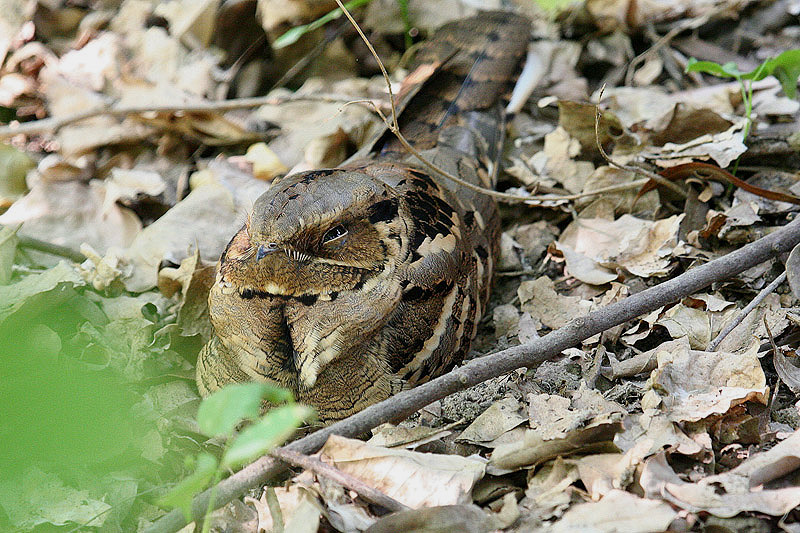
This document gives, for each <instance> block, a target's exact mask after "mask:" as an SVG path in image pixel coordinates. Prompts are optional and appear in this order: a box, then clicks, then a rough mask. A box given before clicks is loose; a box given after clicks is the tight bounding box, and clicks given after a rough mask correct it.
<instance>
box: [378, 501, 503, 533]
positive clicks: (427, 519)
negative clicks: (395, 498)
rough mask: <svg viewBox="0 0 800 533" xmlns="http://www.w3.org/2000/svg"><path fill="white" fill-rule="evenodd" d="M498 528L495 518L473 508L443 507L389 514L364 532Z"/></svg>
mask: <svg viewBox="0 0 800 533" xmlns="http://www.w3.org/2000/svg"><path fill="white" fill-rule="evenodd" d="M500 525H501V524H500V522H499V520H498V519H497V518H495V517H494V516H492V515H491V514H487V513H486V512H485V511H483V510H482V509H481V508H480V507H478V506H477V505H444V506H441V507H432V508H429V509H412V510H410V511H400V512H399V513H392V514H390V515H389V516H387V517H385V518H382V519H381V520H378V521H377V522H375V523H374V524H373V525H372V526H371V527H370V528H369V529H368V530H367V533H396V532H398V531H403V532H404V533H442V532H446V531H458V532H463V533H489V532H490V531H494V530H496V529H498V528H499V527H500Z"/></svg>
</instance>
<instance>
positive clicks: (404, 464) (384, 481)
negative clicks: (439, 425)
mask: <svg viewBox="0 0 800 533" xmlns="http://www.w3.org/2000/svg"><path fill="white" fill-rule="evenodd" d="M320 453H321V458H322V459H323V460H324V461H326V462H329V463H331V464H333V465H334V466H335V467H337V468H338V469H340V470H342V471H343V472H346V473H348V474H350V475H352V476H355V477H356V478H358V479H360V480H361V481H363V482H365V483H367V484H368V485H370V486H372V487H374V488H376V489H378V490H379V491H381V492H383V493H384V494H386V495H387V496H390V497H392V498H394V499H396V500H398V501H399V502H401V503H404V504H405V505H407V506H409V507H411V508H413V509H418V508H420V507H435V506H439V505H455V504H465V503H468V502H470V501H471V498H470V494H471V492H472V488H473V487H474V486H475V482H476V481H478V480H479V479H480V478H482V477H483V475H484V470H485V465H484V464H483V463H482V462H481V461H478V460H475V459H469V458H465V457H459V456H456V455H437V454H425V453H418V452H412V451H408V450H400V449H394V448H392V449H387V448H381V447H378V446H371V445H369V444H365V443H363V442H361V441H358V440H354V439H346V438H344V437H339V436H336V435H332V436H331V437H329V438H328V441H327V442H326V443H325V446H324V447H323V448H322V450H321V451H320Z"/></svg>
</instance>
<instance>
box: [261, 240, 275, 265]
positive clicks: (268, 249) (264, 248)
mask: <svg viewBox="0 0 800 533" xmlns="http://www.w3.org/2000/svg"><path fill="white" fill-rule="evenodd" d="M277 249H278V245H277V243H274V242H270V243H267V244H262V245H261V246H259V247H258V252H257V253H256V260H257V261H261V260H262V259H264V258H265V257H266V256H267V255H269V254H271V253H272V252H274V251H275V250H277Z"/></svg>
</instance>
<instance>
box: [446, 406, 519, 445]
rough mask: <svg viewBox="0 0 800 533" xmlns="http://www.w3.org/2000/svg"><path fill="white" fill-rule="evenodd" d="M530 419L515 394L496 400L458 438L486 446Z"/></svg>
mask: <svg viewBox="0 0 800 533" xmlns="http://www.w3.org/2000/svg"><path fill="white" fill-rule="evenodd" d="M527 421H528V417H527V415H526V414H525V412H524V409H523V408H522V405H521V404H520V402H519V401H518V400H517V399H516V398H514V397H513V396H509V397H507V398H502V399H500V400H497V401H496V402H494V403H493V404H492V405H491V406H489V408H488V409H487V410H485V411H484V412H483V413H481V414H480V416H478V418H476V419H475V420H473V421H472V423H471V424H470V425H469V426H468V427H467V428H466V429H465V430H464V431H463V432H462V433H461V435H459V436H458V437H457V438H456V440H459V441H464V442H471V443H472V444H478V445H483V446H485V445H486V444H487V443H490V442H491V441H493V440H495V439H497V438H498V437H500V435H502V434H503V433H506V432H507V431H510V430H512V429H514V428H515V427H517V426H519V425H520V424H523V423H524V422H527Z"/></svg>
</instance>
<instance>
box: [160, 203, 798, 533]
mask: <svg viewBox="0 0 800 533" xmlns="http://www.w3.org/2000/svg"><path fill="white" fill-rule="evenodd" d="M798 243H800V218H798V219H796V220H794V221H792V222H790V223H789V224H787V225H786V226H784V227H782V228H780V229H779V230H777V231H775V232H773V233H772V234H770V235H767V236H766V237H763V238H761V239H759V240H757V241H755V242H753V243H750V244H748V245H746V246H743V247H742V248H740V249H738V250H736V251H734V252H731V253H729V254H728V255H725V256H723V257H720V258H718V259H715V260H713V261H709V262H708V263H706V264H704V265H701V266H698V267H695V268H692V269H691V270H688V271H687V272H685V273H683V274H681V275H680V276H677V277H675V278H673V279H671V280H668V281H665V282H663V283H661V284H659V285H657V286H655V287H651V288H649V289H647V290H644V291H642V292H640V293H637V294H634V295H632V296H630V297H628V298H626V299H624V300H622V301H619V302H616V303H614V304H611V305H609V306H606V307H604V308H602V309H598V310H597V311H594V312H592V313H589V314H588V315H586V316H584V317H581V318H576V319H574V320H572V321H571V322H570V323H569V324H567V325H566V326H564V327H563V328H561V329H558V330H556V331H553V332H551V333H549V334H548V335H545V336H544V337H540V338H537V339H534V340H533V341H531V342H529V343H527V344H523V345H521V346H514V347H512V348H508V349H506V350H502V351H500V352H497V353H495V354H491V355H487V356H484V357H479V358H477V359H473V360H472V361H470V362H469V363H467V364H465V365H464V366H462V367H460V368H456V369H454V370H453V371H451V372H449V373H447V374H445V375H443V376H440V377H438V378H436V379H434V380H432V381H429V382H428V383H425V384H423V385H420V386H419V387H416V388H414V389H410V390H407V391H403V392H400V393H399V394H397V395H395V396H393V397H391V398H389V399H388V400H384V401H382V402H380V403H377V404H375V405H372V406H370V407H367V408H366V409H364V410H363V411H361V412H359V413H356V414H354V415H352V416H350V417H348V418H346V419H344V420H342V421H340V422H337V423H336V424H333V425H331V426H328V427H326V428H323V429H321V430H319V431H317V432H316V433H312V434H311V435H308V436H306V437H303V438H302V439H299V440H297V441H295V442H293V443H291V444H288V445H287V446H285V447H283V448H282V449H284V450H291V451H295V452H300V453H306V454H308V453H313V452H315V451H316V450H318V449H319V448H320V447H322V445H323V444H324V443H325V441H326V440H327V439H328V437H329V436H330V435H334V434H336V435H344V436H348V437H356V436H358V435H362V434H364V433H366V432H368V431H369V430H370V429H372V428H374V427H376V426H378V425H380V424H382V423H384V422H388V421H390V420H397V419H402V418H406V417H408V416H409V415H411V414H413V413H414V412H415V411H417V410H419V409H421V408H423V407H424V406H426V405H428V404H430V403H432V402H435V401H436V400H439V399H441V398H444V397H445V396H447V395H449V394H452V393H454V392H457V391H460V390H463V389H466V388H468V387H471V386H473V385H477V384H478V383H481V382H483V381H486V380H489V379H492V378H495V377H498V376H502V375H503V374H506V373H507V372H511V371H512V370H516V369H518V368H523V367H529V368H530V367H535V366H537V365H539V364H541V363H542V362H544V361H547V360H549V359H552V358H554V357H556V356H558V355H559V354H560V353H561V352H562V351H563V350H566V349H567V348H570V347H572V346H575V345H577V344H579V343H580V342H581V341H583V340H585V339H588V338H589V337H591V336H592V335H596V334H598V333H601V332H603V331H605V330H607V329H609V328H612V327H614V326H617V325H619V324H623V323H625V322H627V321H629V320H632V319H634V318H636V317H638V316H641V315H644V314H647V313H649V312H651V311H653V310H655V309H658V308H659V307H661V306H663V305H667V304H670V303H673V302H676V301H678V300H680V299H681V298H684V297H686V296H689V295H691V294H694V293H695V292H697V291H699V290H700V289H702V288H704V287H707V286H708V285H710V284H711V283H714V282H716V281H722V280H726V279H730V278H731V277H733V276H735V275H737V274H739V273H740V272H742V271H744V270H747V269H748V268H752V267H754V266H756V265H758V264H760V263H763V262H764V261H766V260H768V259H770V258H771V257H773V256H775V255H777V254H780V253H784V252H788V251H789V250H791V249H792V248H793V247H794V246H796V245H797V244H798ZM284 469H285V465H284V464H283V463H282V462H280V461H278V460H276V459H274V458H272V457H269V456H265V457H262V458H260V459H258V460H257V461H255V462H253V463H251V464H250V465H248V466H246V467H245V468H244V469H242V470H240V471H239V472H237V473H236V474H233V475H232V476H231V477H229V478H228V479H226V480H224V481H222V482H220V483H219V484H218V485H217V486H216V489H215V490H216V505H217V506H222V505H224V504H226V503H228V502H229V501H231V500H233V499H235V498H238V497H239V496H241V495H242V494H243V493H244V492H245V491H247V490H248V489H251V488H254V487H258V486H260V485H263V484H264V483H266V482H267V481H269V480H270V479H271V478H273V477H274V476H275V475H277V474H279V473H280V472H281V471H283V470H284ZM211 490H212V489H209V490H206V491H205V492H203V493H202V494H200V495H198V496H197V497H195V499H194V501H193V505H192V510H193V514H194V516H196V517H202V516H203V514H204V512H205V509H206V505H207V504H208V500H209V494H210V492H211ZM185 524H186V520H185V519H184V517H183V513H182V512H181V511H180V510H177V509H176V510H173V511H171V512H170V513H168V514H167V515H165V516H164V517H162V518H160V519H159V520H158V521H156V522H155V523H153V524H152V525H151V526H150V527H149V528H148V529H147V530H146V531H147V532H148V533H165V532H174V531H177V530H179V529H180V528H182V527H183V526H184V525H185Z"/></svg>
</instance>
